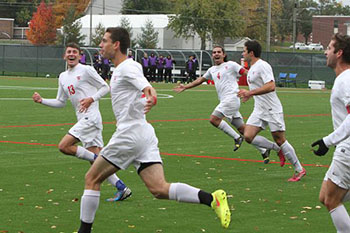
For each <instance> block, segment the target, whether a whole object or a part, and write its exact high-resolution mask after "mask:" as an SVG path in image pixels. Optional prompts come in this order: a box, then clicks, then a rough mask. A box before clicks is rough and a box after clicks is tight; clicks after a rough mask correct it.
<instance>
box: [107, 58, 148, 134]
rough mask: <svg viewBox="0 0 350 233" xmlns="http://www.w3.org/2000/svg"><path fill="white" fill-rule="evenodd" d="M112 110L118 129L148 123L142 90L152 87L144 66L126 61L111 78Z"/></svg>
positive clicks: (132, 61)
mask: <svg viewBox="0 0 350 233" xmlns="http://www.w3.org/2000/svg"><path fill="white" fill-rule="evenodd" d="M110 85H111V98H112V108H113V112H114V115H115V118H116V120H117V126H118V129H119V128H121V126H122V127H123V128H124V127H128V126H130V125H133V124H140V123H146V122H147V121H146V117H145V114H144V105H145V101H144V98H141V97H142V95H143V92H142V90H143V89H144V88H145V87H147V86H151V85H150V83H149V82H148V81H147V79H146V78H145V77H144V76H143V71H142V66H141V65H140V64H139V63H138V62H136V61H134V60H132V59H126V60H125V61H123V62H122V63H120V64H119V65H118V66H117V68H116V69H115V70H114V71H113V75H112V78H111V82H110Z"/></svg>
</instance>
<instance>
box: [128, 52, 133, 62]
mask: <svg viewBox="0 0 350 233" xmlns="http://www.w3.org/2000/svg"><path fill="white" fill-rule="evenodd" d="M128 58H131V59H132V60H135V59H134V56H133V55H132V51H131V50H129V52H128Z"/></svg>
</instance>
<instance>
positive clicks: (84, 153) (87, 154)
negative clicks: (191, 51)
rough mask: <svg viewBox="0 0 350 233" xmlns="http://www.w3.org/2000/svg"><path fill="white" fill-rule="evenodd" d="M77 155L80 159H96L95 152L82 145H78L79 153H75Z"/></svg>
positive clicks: (91, 160)
mask: <svg viewBox="0 0 350 233" xmlns="http://www.w3.org/2000/svg"><path fill="white" fill-rule="evenodd" d="M75 155H76V156H77V157H78V158H79V159H85V160H88V161H90V162H93V161H95V154H94V153H93V152H91V151H89V150H87V149H85V148H84V147H81V146H78V148H77V153H75Z"/></svg>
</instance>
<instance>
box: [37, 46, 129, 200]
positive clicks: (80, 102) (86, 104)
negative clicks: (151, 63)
mask: <svg viewBox="0 0 350 233" xmlns="http://www.w3.org/2000/svg"><path fill="white" fill-rule="evenodd" d="M64 59H65V60H66V62H67V65H68V70H66V71H64V72H62V73H61V74H60V76H59V80H58V92H57V97H56V99H44V98H42V97H41V96H40V94H39V93H37V92H35V93H34V94H33V100H34V102H36V103H40V104H43V105H46V106H50V107H54V108H62V107H64V106H65V105H66V102H67V100H68V99H70V101H71V102H72V105H73V108H74V111H75V114H76V116H77V120H78V122H77V123H76V124H75V125H74V126H73V127H72V128H71V129H70V130H69V131H68V134H66V135H65V136H64V137H63V138H62V139H61V141H60V143H59V144H58V149H59V150H60V151H61V152H62V153H64V154H66V155H74V156H76V157H77V158H79V159H84V160H88V161H90V162H91V163H93V162H94V161H95V159H96V158H97V155H98V154H99V152H100V150H101V148H102V147H103V138H102V129H103V126H102V117H101V113H100V110H99V102H98V101H99V99H101V98H102V97H103V96H105V95H106V94H107V93H108V92H109V86H108V84H107V83H106V82H105V81H104V80H103V79H102V78H101V76H100V75H98V74H97V72H96V70H95V69H94V68H93V67H91V66H86V65H82V64H79V59H80V47H79V46H78V45H77V44H75V43H68V44H67V46H66V48H65V53H64ZM78 142H82V144H83V146H78V145H76V144H77V143H78ZM107 180H108V182H109V183H111V184H112V185H113V186H115V187H116V188H117V190H118V191H117V192H116V194H115V196H114V197H113V198H110V199H108V201H122V200H124V199H126V198H128V197H129V196H130V195H131V190H130V189H129V188H128V187H126V186H125V184H124V183H123V181H122V180H120V179H119V178H118V177H117V176H116V175H115V174H113V175H111V176H110V177H108V179H107Z"/></svg>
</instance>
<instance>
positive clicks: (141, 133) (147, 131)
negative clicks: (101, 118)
mask: <svg viewBox="0 0 350 233" xmlns="http://www.w3.org/2000/svg"><path fill="white" fill-rule="evenodd" d="M100 154H101V155H102V156H103V157H104V158H105V159H106V160H107V161H109V162H110V163H112V164H114V165H115V166H116V167H118V168H120V169H123V170H125V169H127V168H128V167H129V166H130V165H131V164H133V165H134V167H135V168H136V170H138V169H139V168H140V166H141V164H142V163H162V159H161V157H160V153H159V148H158V139H157V137H156V134H155V132H154V129H153V127H152V125H150V124H148V123H146V124H145V123H142V124H134V125H132V126H131V127H127V128H125V129H122V130H119V129H118V128H117V131H116V132H115V133H114V134H113V136H112V138H111V139H110V140H109V142H108V144H107V146H106V147H104V148H103V149H102V151H101V152H100Z"/></svg>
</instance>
